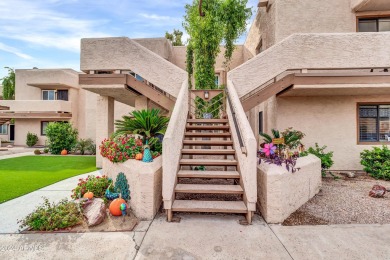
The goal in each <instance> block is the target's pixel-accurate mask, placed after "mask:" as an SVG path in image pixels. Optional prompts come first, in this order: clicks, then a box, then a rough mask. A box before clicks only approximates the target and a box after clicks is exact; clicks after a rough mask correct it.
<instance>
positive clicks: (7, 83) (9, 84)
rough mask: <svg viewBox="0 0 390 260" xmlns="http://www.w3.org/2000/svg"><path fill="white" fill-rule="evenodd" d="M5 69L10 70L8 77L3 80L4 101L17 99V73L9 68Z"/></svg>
mask: <svg viewBox="0 0 390 260" xmlns="http://www.w3.org/2000/svg"><path fill="white" fill-rule="evenodd" d="M5 68H6V69H8V76H5V77H4V78H2V80H3V82H2V85H3V99H5V100H9V99H15V71H14V70H13V69H11V68H9V67H5Z"/></svg>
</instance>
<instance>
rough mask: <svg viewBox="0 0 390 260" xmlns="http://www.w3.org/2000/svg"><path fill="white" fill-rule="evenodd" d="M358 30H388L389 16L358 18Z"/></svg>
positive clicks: (389, 26) (389, 24) (389, 29)
mask: <svg viewBox="0 0 390 260" xmlns="http://www.w3.org/2000/svg"><path fill="white" fill-rule="evenodd" d="M358 30H359V32H389V31H390V17H384V18H368V19H359V22H358Z"/></svg>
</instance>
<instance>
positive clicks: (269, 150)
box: [261, 143, 276, 156]
mask: <svg viewBox="0 0 390 260" xmlns="http://www.w3.org/2000/svg"><path fill="white" fill-rule="evenodd" d="M275 150H276V146H275V145H274V144H273V143H270V144H265V145H264V148H262V149H261V151H262V152H263V153H264V154H265V155H266V156H270V155H273V154H275Z"/></svg>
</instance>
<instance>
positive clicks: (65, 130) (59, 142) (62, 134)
mask: <svg viewBox="0 0 390 260" xmlns="http://www.w3.org/2000/svg"><path fill="white" fill-rule="evenodd" d="M46 136H47V139H48V145H49V150H50V152H51V153H52V154H60V153H61V151H62V150H63V149H65V150H67V151H71V150H72V149H73V148H74V147H75V145H76V143H77V136H78V131H77V129H75V128H73V127H72V125H71V124H70V123H68V122H52V123H49V124H48V125H47V127H46Z"/></svg>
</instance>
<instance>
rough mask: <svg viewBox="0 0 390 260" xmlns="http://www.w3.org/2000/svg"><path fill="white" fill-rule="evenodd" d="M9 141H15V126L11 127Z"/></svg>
mask: <svg viewBox="0 0 390 260" xmlns="http://www.w3.org/2000/svg"><path fill="white" fill-rule="evenodd" d="M9 140H10V141H15V125H9Z"/></svg>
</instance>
